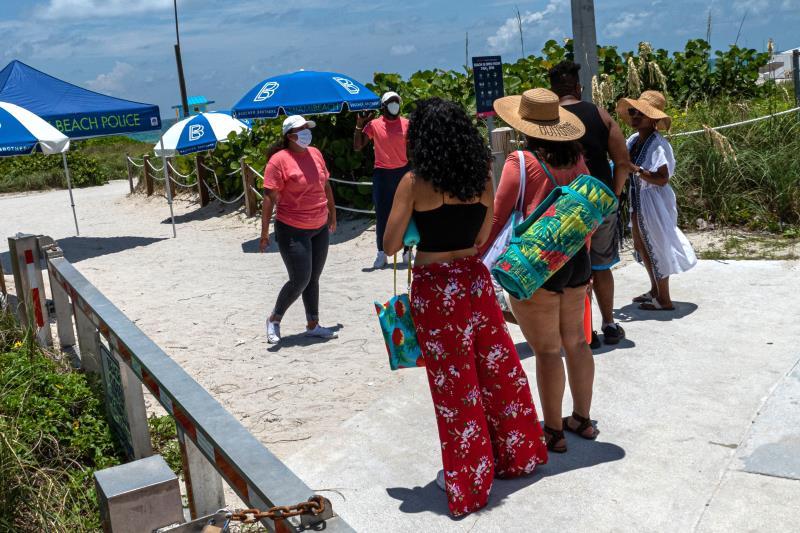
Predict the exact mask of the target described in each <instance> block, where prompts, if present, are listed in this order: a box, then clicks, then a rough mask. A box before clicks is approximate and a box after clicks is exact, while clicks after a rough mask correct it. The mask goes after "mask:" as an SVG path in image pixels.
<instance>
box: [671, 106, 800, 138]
mask: <svg viewBox="0 0 800 533" xmlns="http://www.w3.org/2000/svg"><path fill="white" fill-rule="evenodd" d="M797 111H800V107H795V108H793V109H787V110H786V111H780V112H778V113H773V114H771V115H764V116H763V117H758V118H751V119H748V120H742V121H741V122H734V123H733V124H725V125H724V126H715V127H713V128H708V129H709V130H714V131H719V130H726V129H728V128H734V127H736V126H742V125H744V124H752V123H753V122H760V121H762V120H767V119H770V118H774V117H779V116H781V115H788V114H789V113H795V112H797ZM705 132H706V129H705V128H703V129H702V130H694V131H682V132H680V133H673V134H670V135H668V137H685V136H687V135H697V134H698V133H705Z"/></svg>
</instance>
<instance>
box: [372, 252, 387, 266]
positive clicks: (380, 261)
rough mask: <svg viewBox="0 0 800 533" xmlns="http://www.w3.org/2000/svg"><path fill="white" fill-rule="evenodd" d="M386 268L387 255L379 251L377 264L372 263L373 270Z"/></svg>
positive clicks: (376, 257) (376, 259) (376, 258)
mask: <svg viewBox="0 0 800 533" xmlns="http://www.w3.org/2000/svg"><path fill="white" fill-rule="evenodd" d="M385 266H386V254H385V253H384V252H382V251H378V255H376V256H375V262H374V263H372V268H383V267H385Z"/></svg>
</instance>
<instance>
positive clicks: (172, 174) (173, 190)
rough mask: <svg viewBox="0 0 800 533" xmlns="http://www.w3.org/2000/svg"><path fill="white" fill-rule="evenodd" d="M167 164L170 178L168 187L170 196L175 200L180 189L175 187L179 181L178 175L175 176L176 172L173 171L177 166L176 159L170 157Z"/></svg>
mask: <svg viewBox="0 0 800 533" xmlns="http://www.w3.org/2000/svg"><path fill="white" fill-rule="evenodd" d="M167 162H168V163H169V167H168V168H167V170H168V172H167V174H168V175H169V177H170V179H168V180H167V185H168V186H169V192H170V194H171V195H172V197H173V198H175V195H176V194H177V193H178V188H177V186H176V185H175V181H178V175H177V174H175V172H174V171H173V170H172V168H173V167H174V166H175V164H174V163H175V158H174V157H168V158H167ZM173 180H175V181H173Z"/></svg>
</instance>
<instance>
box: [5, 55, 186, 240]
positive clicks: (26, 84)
mask: <svg viewBox="0 0 800 533" xmlns="http://www.w3.org/2000/svg"><path fill="white" fill-rule="evenodd" d="M0 101H2V102H9V103H12V104H15V105H18V106H20V107H22V108H24V109H26V110H28V111H30V112H31V113H34V114H35V115H37V116H38V117H40V118H42V119H44V120H46V121H47V122H49V123H50V124H51V125H52V126H53V127H55V128H56V129H57V130H59V131H60V132H62V133H63V134H65V135H66V136H67V137H69V138H71V139H87V138H90V137H102V136H106V135H120V134H124V133H136V132H143V131H152V130H160V129H161V115H160V113H159V110H158V106H156V105H151V104H142V103H139V102H132V101H130V100H123V99H122V98H114V97H113V96H107V95H104V94H100V93H96V92H94V91H90V90H88V89H84V88H82V87H78V86H77V85H73V84H71V83H67V82H66V81H63V80H60V79H58V78H54V77H53V76H50V75H48V74H45V73H44V72H41V71H39V70H36V69H35V68H33V67H31V66H29V65H26V64H25V63H23V62H21V61H17V60H14V61H12V62H11V63H9V64H8V65H6V67H5V68H4V69H3V70H0ZM61 156H62V159H63V162H64V172H65V174H66V176H67V187H68V188H69V195H70V199H72V181H71V180H70V177H69V167H68V166H67V155H66V152H62V153H61ZM167 190H168V191H169V187H167ZM70 201H71V202H72V210H73V215H74V214H75V203H74V201H72V200H70ZM170 212H172V201H171V199H170ZM173 223H174V222H173ZM77 225H78V220H77V217H75V229H76V232H77V227H78V226H77ZM173 231H174V228H173Z"/></svg>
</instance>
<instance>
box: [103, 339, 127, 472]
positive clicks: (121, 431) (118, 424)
mask: <svg viewBox="0 0 800 533" xmlns="http://www.w3.org/2000/svg"><path fill="white" fill-rule="evenodd" d="M100 354H101V357H100V359H101V360H102V362H103V387H104V389H105V395H106V414H107V416H108V424H109V426H111V432H112V433H113V434H114V436H115V437H116V438H117V441H118V442H119V444H120V446H121V447H122V449H123V450H124V451H125V454H126V455H127V456H128V459H134V458H135V457H134V454H133V439H132V437H131V429H130V426H129V425H128V416H127V414H126V411H125V390H124V389H123V388H122V375H121V374H120V370H119V361H118V360H117V358H116V357H114V355H113V354H112V353H111V352H110V351H109V350H108V348H106V347H105V346H103V345H101V346H100Z"/></svg>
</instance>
